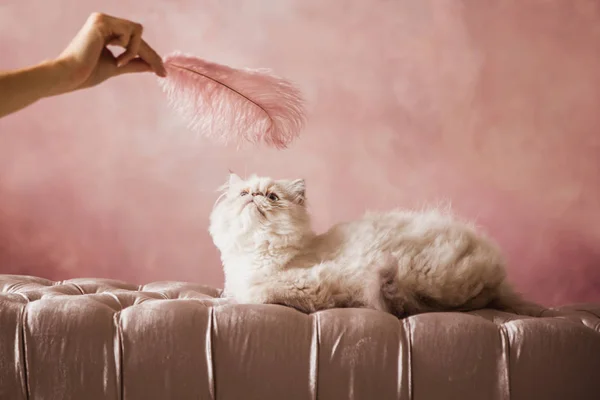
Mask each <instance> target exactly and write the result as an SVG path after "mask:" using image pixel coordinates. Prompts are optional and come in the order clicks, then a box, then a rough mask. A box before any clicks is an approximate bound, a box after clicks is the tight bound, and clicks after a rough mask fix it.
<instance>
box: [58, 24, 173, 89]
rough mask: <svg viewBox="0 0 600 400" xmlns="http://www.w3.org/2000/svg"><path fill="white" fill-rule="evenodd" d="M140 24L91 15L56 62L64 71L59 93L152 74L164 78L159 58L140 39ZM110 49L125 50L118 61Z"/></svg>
mask: <svg viewBox="0 0 600 400" xmlns="http://www.w3.org/2000/svg"><path fill="white" fill-rule="evenodd" d="M142 31H143V28H142V26H141V25H140V24H138V23H135V22H131V21H128V20H124V19H120V18H116V17H112V16H110V15H105V14H100V13H93V14H91V15H90V16H89V18H88V19H87V21H86V22H85V24H84V25H83V27H82V28H81V29H80V30H79V32H78V33H77V35H76V36H75V38H73V40H72V41H71V43H70V44H69V45H68V46H67V48H66V49H65V50H64V51H63V52H62V53H61V54H60V56H59V57H58V58H57V59H56V60H55V61H56V63H57V64H58V65H59V66H60V67H61V69H62V70H63V71H64V75H65V79H64V81H63V84H62V85H61V86H63V87H61V88H60V89H59V91H60V92H67V91H71V90H76V89H82V88H86V87H91V86H95V85H97V84H99V83H101V82H103V81H105V80H106V79H109V78H111V77H113V76H117V75H121V74H126V73H133V72H150V71H153V72H154V73H155V74H157V75H158V76H161V77H164V76H166V70H165V67H164V66H163V63H162V59H161V57H160V56H159V55H158V54H157V53H156V51H154V50H153V49H152V48H151V47H150V46H149V45H148V44H147V43H146V42H145V41H144V40H143V39H142ZM109 45H114V46H120V47H123V48H124V49H125V52H123V53H122V54H121V55H119V56H118V57H115V56H114V55H113V53H112V52H111V51H110V50H109V49H108V48H107V46H109Z"/></svg>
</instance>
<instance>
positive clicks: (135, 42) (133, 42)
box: [117, 24, 143, 67]
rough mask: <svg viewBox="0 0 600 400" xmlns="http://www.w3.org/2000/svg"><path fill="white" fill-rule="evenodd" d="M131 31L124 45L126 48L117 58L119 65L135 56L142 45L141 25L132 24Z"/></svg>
mask: <svg viewBox="0 0 600 400" xmlns="http://www.w3.org/2000/svg"><path fill="white" fill-rule="evenodd" d="M132 28H133V31H132V33H131V37H130V38H129V43H128V45H127V46H126V48H127V50H126V51H125V52H124V53H123V54H121V55H120V56H119V57H118V58H117V66H119V67H121V66H123V65H125V64H127V63H128V62H129V61H131V60H133V59H134V58H135V57H137V55H138V52H139V50H140V46H141V45H142V31H143V28H142V25H140V24H133V27H132Z"/></svg>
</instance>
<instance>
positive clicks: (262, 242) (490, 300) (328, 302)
mask: <svg viewBox="0 0 600 400" xmlns="http://www.w3.org/2000/svg"><path fill="white" fill-rule="evenodd" d="M221 190H222V194H221V196H220V198H219V199H217V202H216V203H215V206H214V208H213V211H212V212H211V215H210V227H209V233H210V235H211V237H212V239H213V241H214V244H215V245H216V247H217V248H218V249H219V251H220V253H221V261H222V264H223V269H224V272H225V286H224V290H223V295H224V296H225V297H230V298H232V299H234V300H235V301H237V302H238V303H245V304H280V305H285V306H288V307H292V308H295V309H297V310H299V311H302V312H305V313H312V312H316V311H319V310H324V309H329V308H337V307H364V308H371V309H375V310H380V311H385V312H388V313H391V314H393V315H395V316H398V317H405V316H410V315H415V314H419V313H424V312H433V311H468V310H476V309H481V308H486V307H493V308H499V309H511V307H512V305H514V304H518V303H519V301H520V295H518V294H517V293H516V292H515V291H514V290H513V289H512V287H511V286H510V285H509V284H508V282H507V281H506V270H505V261H504V258H503V256H502V254H501V252H500V250H499V249H498V247H497V246H496V245H495V244H494V243H493V242H492V241H491V240H490V239H488V238H486V237H485V236H484V235H483V234H481V233H478V232H477V231H476V230H475V228H474V227H473V226H471V225H470V224H467V223H463V222H460V221H458V220H457V219H455V218H454V217H453V216H452V215H451V214H450V213H448V212H443V211H440V210H437V209H432V210H426V211H421V212H416V211H390V212H382V213H368V214H366V215H365V216H364V217H363V218H362V219H359V220H356V221H353V222H346V223H341V224H338V225H335V226H334V227H332V228H331V229H330V230H329V231H327V232H326V233H324V234H321V235H317V234H315V233H314V232H313V230H312V229H311V222H310V217H309V213H308V210H307V207H306V187H305V182H304V180H303V179H295V180H273V179H271V178H266V177H258V176H256V175H252V176H251V177H249V178H248V179H247V180H243V179H242V178H240V177H239V176H238V175H236V174H234V173H231V174H230V176H229V180H228V182H227V183H226V184H225V185H223V186H222V187H221Z"/></svg>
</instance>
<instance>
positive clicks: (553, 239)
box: [0, 0, 600, 304]
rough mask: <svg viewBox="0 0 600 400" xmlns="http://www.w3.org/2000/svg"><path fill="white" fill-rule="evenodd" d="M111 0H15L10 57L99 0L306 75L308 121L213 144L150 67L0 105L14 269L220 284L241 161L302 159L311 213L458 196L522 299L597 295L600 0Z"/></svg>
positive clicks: (1, 261)
mask: <svg viewBox="0 0 600 400" xmlns="http://www.w3.org/2000/svg"><path fill="white" fill-rule="evenodd" d="M118 3H120V1H116V0H110V1H109V0H106V1H102V2H100V1H95V0H87V1H79V0H77V1H76V0H54V1H52V2H45V3H43V2H40V1H33V0H19V1H16V0H12V1H10V0H9V1H8V2H6V1H5V2H3V3H2V5H0V37H1V38H2V40H1V41H0V55H1V56H0V68H12V67H18V66H22V65H26V64H30V63H34V62H37V61H39V60H41V59H43V58H46V57H51V56H53V55H55V54H57V53H58V52H59V51H60V50H61V49H62V47H63V46H64V45H65V44H66V43H67V41H68V40H69V39H70V37H71V35H72V34H74V32H75V31H76V30H77V29H78V28H79V26H80V24H81V23H82V22H83V20H84V19H85V17H86V16H87V15H88V14H89V13H90V12H91V11H104V12H107V13H111V14H117V15H120V16H125V17H129V18H132V19H136V20H139V21H141V22H142V23H144V25H145V27H146V36H147V38H148V40H149V41H150V42H151V43H154V44H155V45H156V47H157V49H159V51H161V52H169V51H172V50H184V51H188V52H191V53H195V54H197V55H201V56H204V57H206V58H209V59H213V60H215V61H218V62H222V63H229V64H231V65H236V66H248V67H263V66H266V67H272V68H274V69H275V71H276V72H278V73H279V74H282V75H284V76H287V77H289V78H292V79H294V80H296V81H297V82H298V83H299V84H300V85H301V87H302V89H303V90H304V92H305V93H306V95H307V97H308V99H309V100H310V123H309V126H308V127H307V129H306V131H305V133H304V136H303V137H302V138H301V139H300V140H299V141H298V142H296V143H295V145H294V146H293V147H292V148H291V149H289V150H287V151H285V152H276V151H272V150H253V151H241V152H236V151H233V150H231V149H224V148H219V147H216V146H213V145H211V144H209V143H205V142H203V141H202V140H199V139H197V138H195V137H193V136H192V135H190V134H188V132H186V130H185V129H184V127H183V125H182V124H181V123H180V122H179V121H178V120H177V119H176V118H173V116H172V115H171V114H170V112H169V111H168V109H167V108H166V107H165V103H164V101H163V97H162V94H161V92H160V90H159V88H158V86H157V85H156V82H155V80H154V78H153V77H152V76H151V75H144V76H134V77H131V76H130V77H127V78H119V79H116V80H113V81H111V82H108V83H107V84H105V85H103V86H101V87H98V88H95V89H94V90H89V91H85V92H81V93H75V94H71V95H68V96H63V97H61V98H55V99H50V100H45V101H42V102H39V103H38V104H36V105H34V106H33V107H31V108H29V109H27V110H24V111H22V112H20V113H18V114H16V115H13V116H10V117H9V118H5V119H3V120H0V132H1V134H0V265H1V267H0V271H1V272H3V273H29V274H36V275H41V276H46V277H50V278H54V279H63V278H69V277H75V276H97V277H111V278H119V279H124V280H130V281H135V282H145V281H149V280H158V279H173V280H194V281H200V282H205V283H209V284H215V285H220V284H221V283H222V273H221V270H220V266H219V261H218V254H217V252H216V250H215V249H214V248H213V245H212V243H211V242H210V239H209V236H208V234H207V232H206V228H207V216H208V213H209V211H210V209H211V206H212V204H213V202H214V200H215V198H216V194H215V192H214V189H215V188H216V187H217V186H218V185H219V184H220V183H221V182H222V181H223V180H224V179H225V178H226V174H227V169H228V168H232V169H234V170H235V171H237V172H239V173H241V174H243V173H246V172H247V173H250V172H257V173H260V174H270V175H272V176H275V177H284V176H288V177H297V176H302V177H305V178H306V179H307V181H308V185H309V186H308V190H309V192H308V194H309V196H310V200H311V207H312V211H313V214H314V220H315V225H316V227H317V228H318V229H319V230H323V229H325V228H326V227H328V226H330V225H331V224H333V223H335V222H338V221H340V220H343V219H347V218H354V217H357V216H359V215H360V214H362V213H363V211H364V210H365V209H367V208H370V209H386V208H391V207H395V206H406V207H410V206H420V205H422V204H426V203H435V202H438V201H440V200H444V199H446V200H450V201H452V204H453V205H454V207H455V209H456V210H457V211H458V212H459V213H461V214H462V215H464V216H466V217H469V218H476V219H477V221H479V223H480V224H481V225H482V226H484V227H485V228H486V229H487V230H488V231H489V232H490V233H491V234H492V236H494V237H495V238H496V239H497V241H499V243H500V244H501V245H502V246H503V248H504V249H505V251H506V252H507V254H508V257H509V260H510V276H511V278H512V279H514V280H515V281H516V282H517V284H518V286H519V288H521V289H523V290H524V291H526V293H528V294H529V295H530V297H532V298H533V299H536V300H538V301H543V302H546V303H548V304H555V303H561V302H571V301H591V300H600V245H599V244H600V180H599V178H600V132H598V127H599V126H600V113H599V112H598V109H599V108H600V2H597V1H586V0H579V1H563V0H545V1H541V0H540V1H536V0H530V1H522V0H503V1H501V2H500V1H497V2H483V1H458V0H454V1H444V0H430V1H424V0H422V1H409V0H405V1H400V0H398V1H384V0H380V1H364V0H352V1H350V0H336V1H333V0H331V1H319V0H311V1H305V0H277V1H269V0H262V1H257V0H252V1H250V0H248V1H232V0H227V1H225V0H212V1H209V0H205V1H198V0H195V1H193V0H179V1H169V2H165V1H158V0H145V1H143V2H142V1H136V2H127V4H128V5H126V6H118V5H117V4H118ZM131 3H135V5H133V4H131ZM42 4H44V5H42ZM123 4H125V2H123Z"/></svg>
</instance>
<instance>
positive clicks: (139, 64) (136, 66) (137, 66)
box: [115, 58, 152, 75]
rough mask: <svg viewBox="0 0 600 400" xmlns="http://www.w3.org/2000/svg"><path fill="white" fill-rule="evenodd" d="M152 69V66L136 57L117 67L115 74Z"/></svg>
mask: <svg viewBox="0 0 600 400" xmlns="http://www.w3.org/2000/svg"><path fill="white" fill-rule="evenodd" d="M150 71H152V67H151V66H150V64H148V63H147V62H146V61H144V60H142V59H141V58H136V59H134V60H131V61H129V62H128V63H127V64H125V65H123V66H122V67H119V68H117V71H116V74H115V75H123V74H130V73H135V72H150Z"/></svg>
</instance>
